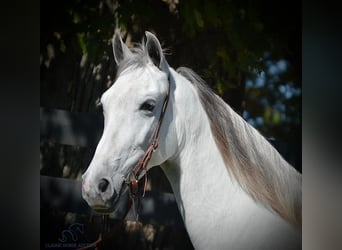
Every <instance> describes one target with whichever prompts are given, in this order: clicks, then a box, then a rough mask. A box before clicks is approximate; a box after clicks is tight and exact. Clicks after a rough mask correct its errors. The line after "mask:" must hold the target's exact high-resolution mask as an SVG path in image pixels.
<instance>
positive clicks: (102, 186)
mask: <svg viewBox="0 0 342 250" xmlns="http://www.w3.org/2000/svg"><path fill="white" fill-rule="evenodd" d="M108 185H109V181H107V180H106V179H101V180H100V182H99V186H98V187H99V190H100V192H102V193H103V192H105V191H106V190H107V187H108Z"/></svg>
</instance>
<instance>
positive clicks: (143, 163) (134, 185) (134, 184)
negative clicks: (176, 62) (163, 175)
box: [77, 73, 171, 250]
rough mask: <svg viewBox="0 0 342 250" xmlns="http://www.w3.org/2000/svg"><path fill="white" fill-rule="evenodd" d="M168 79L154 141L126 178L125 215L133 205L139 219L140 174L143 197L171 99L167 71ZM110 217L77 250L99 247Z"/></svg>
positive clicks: (168, 76) (104, 217)
mask: <svg viewBox="0 0 342 250" xmlns="http://www.w3.org/2000/svg"><path fill="white" fill-rule="evenodd" d="M167 80H168V89H167V94H166V97H165V100H164V103H163V107H162V110H161V113H160V117H159V120H158V124H157V127H156V129H155V131H154V134H153V137H152V143H151V144H150V146H149V147H148V149H147V150H146V152H145V154H144V155H143V156H142V157H141V158H140V159H139V161H138V163H137V164H136V165H135V166H134V168H133V170H132V172H131V173H130V174H129V175H128V177H127V178H126V179H125V180H124V182H125V184H127V185H129V187H130V193H131V200H130V203H129V204H128V206H127V211H126V213H125V217H126V216H127V214H128V211H129V210H130V208H131V207H132V206H133V209H134V214H135V218H136V219H137V214H136V212H135V204H134V203H135V202H134V200H135V198H136V196H137V193H138V187H139V185H138V184H139V176H140V174H141V173H142V172H143V171H144V176H145V177H144V191H143V194H142V197H144V196H145V191H146V186H147V164H148V162H149V161H150V159H151V157H152V154H153V152H154V151H155V150H156V149H157V148H158V139H159V131H160V128H161V126H162V123H163V119H164V116H165V113H166V109H167V105H168V103H169V99H170V89H171V82H170V73H167ZM108 217H109V215H104V216H103V217H102V220H103V222H104V226H103V229H102V231H101V233H100V234H99V237H98V239H97V240H96V241H95V242H93V243H92V244H90V245H88V246H86V247H83V248H78V249H77V250H85V249H89V248H91V247H97V246H98V244H100V243H101V242H102V235H103V234H104V232H105V231H106V227H107V226H108V225H107V220H108ZM96 249H97V248H96Z"/></svg>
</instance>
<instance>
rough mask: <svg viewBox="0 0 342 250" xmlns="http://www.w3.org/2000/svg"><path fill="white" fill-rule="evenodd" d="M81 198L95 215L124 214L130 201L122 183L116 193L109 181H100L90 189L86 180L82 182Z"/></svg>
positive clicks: (126, 188)
mask: <svg viewBox="0 0 342 250" xmlns="http://www.w3.org/2000/svg"><path fill="white" fill-rule="evenodd" d="M82 197H83V199H84V200H85V201H86V202H87V203H88V205H89V206H90V207H91V208H92V209H93V210H94V211H95V212H97V213H101V214H110V213H113V212H115V213H120V214H121V213H124V212H126V210H127V207H128V203H129V200H130V190H129V187H128V186H127V185H126V184H125V183H124V182H123V183H122V186H121V187H120V188H119V190H118V191H116V190H115V189H114V187H113V185H112V184H111V181H110V180H107V179H100V180H99V181H98V183H97V184H96V185H95V188H92V187H91V186H90V185H89V183H88V182H87V179H86V178H85V179H84V180H83V184H82Z"/></svg>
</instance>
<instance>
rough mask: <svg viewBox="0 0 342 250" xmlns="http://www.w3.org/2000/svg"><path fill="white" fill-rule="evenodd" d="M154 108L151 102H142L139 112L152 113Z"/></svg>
mask: <svg viewBox="0 0 342 250" xmlns="http://www.w3.org/2000/svg"><path fill="white" fill-rule="evenodd" d="M154 107H155V104H154V102H152V101H147V102H144V103H143V104H142V105H141V106H140V110H145V111H149V112H152V111H153V109H154Z"/></svg>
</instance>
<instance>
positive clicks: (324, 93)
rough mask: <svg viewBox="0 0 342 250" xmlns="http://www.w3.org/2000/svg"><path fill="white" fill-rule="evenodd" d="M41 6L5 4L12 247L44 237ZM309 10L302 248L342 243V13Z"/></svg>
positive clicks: (5, 209) (7, 222)
mask: <svg viewBox="0 0 342 250" xmlns="http://www.w3.org/2000/svg"><path fill="white" fill-rule="evenodd" d="M39 10H40V6H39V2H37V1H30V2H24V3H23V2H21V1H20V2H19V1H11V2H4V3H3V5H2V8H1V14H2V15H1V28H2V34H3V35H2V36H1V54H2V60H1V61H2V62H1V68H2V70H1V73H2V74H1V78H0V81H1V83H2V91H1V92H0V93H1V98H0V101H1V102H0V104H1V111H2V112H1V113H2V117H3V119H2V122H1V125H2V126H1V128H2V130H1V132H2V134H1V138H2V144H1V151H2V164H1V165H2V169H1V170H2V173H1V179H2V181H1V197H2V206H1V212H2V215H3V219H2V225H3V227H2V229H1V232H2V239H4V240H3V241H2V246H3V247H4V248H8V249H9V248H11V249H13V248H14V249H16V248H27V247H28V246H30V248H32V249H33V248H35V249H38V245H39V238H40V237H39V221H40V218H39V211H40V210H39V169H40V168H39V167H38V166H40V158H39V155H38V152H37V151H38V147H39V145H40V142H39V118H38V116H39V96H40V95H39V93H40V91H39V86H40V85H39V79H40V77H39V72H40V67H39V65H40V63H39V56H38V55H39V54H40V46H39V45H40V41H39V38H40V35H39V24H40V22H39V21H40V20H39V19H42V18H41V17H40V13H39ZM290 16H291V14H289V15H288V17H289V18H290ZM302 16H303V27H302V28H303V35H302V39H303V51H302V58H303V67H302V70H303V72H302V76H303V77H302V78H303V85H304V92H303V95H304V97H303V106H302V107H303V249H328V248H330V249H339V248H341V246H342V242H341V237H340V232H341V228H340V225H341V216H340V211H341V210H342V209H341V206H342V203H341V200H340V199H339V197H341V192H340V190H341V182H340V180H341V176H342V175H341V164H340V162H341V152H340V149H341V143H340V141H341V134H340V128H341V127H342V126H341V121H342V120H341V118H340V117H341V109H340V107H341V105H342V104H341V98H340V97H341V95H340V93H341V90H342V89H341V84H340V83H341V80H340V61H339V59H340V58H341V55H342V53H341V46H340V44H342V36H341V34H342V32H341V31H342V30H341V29H342V28H341V27H342V25H341V18H340V12H339V7H338V6H337V3H335V1H324V2H323V1H321V2H318V1H304V5H303V12H302Z"/></svg>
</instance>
